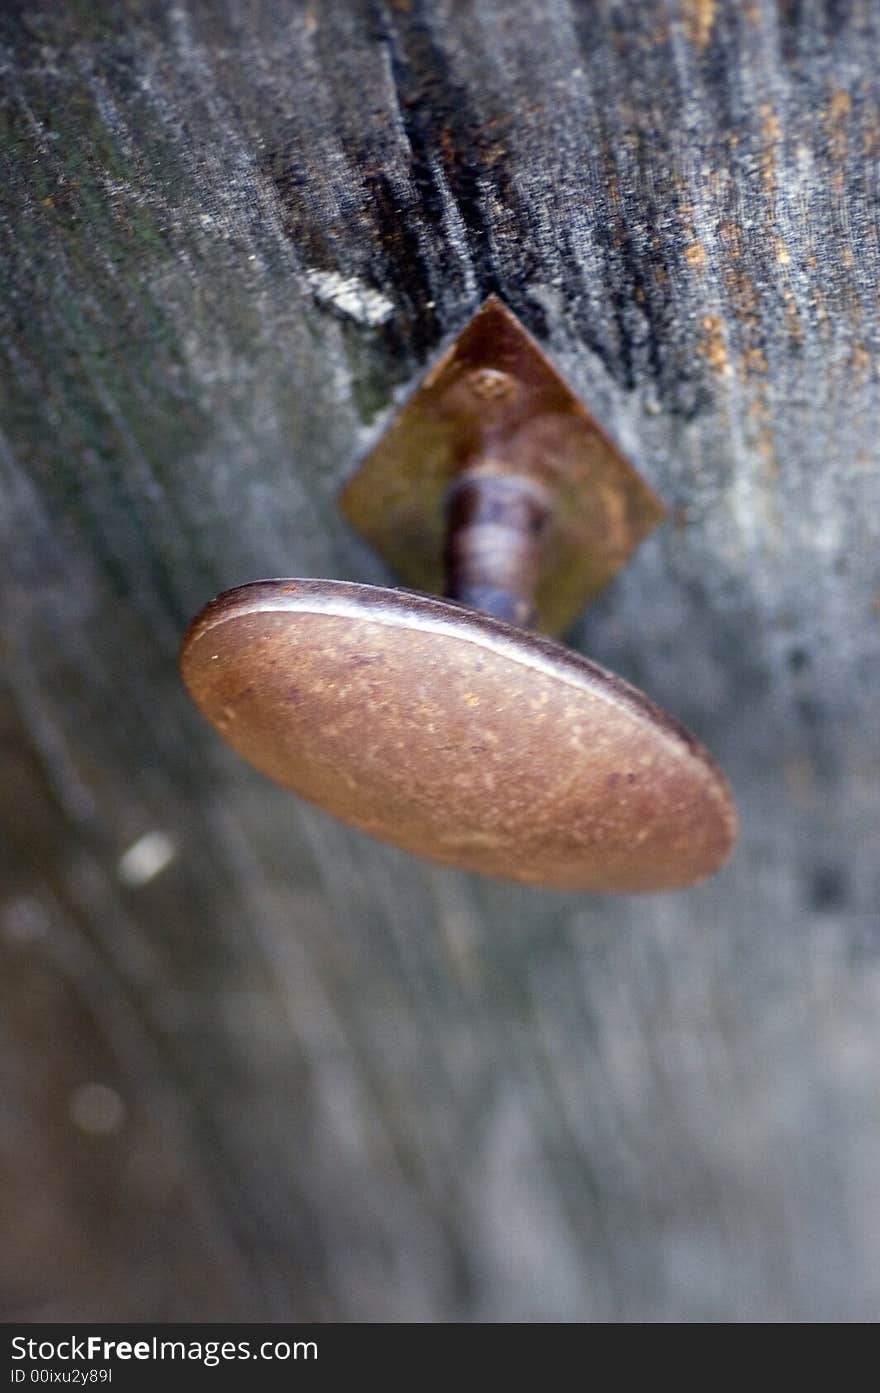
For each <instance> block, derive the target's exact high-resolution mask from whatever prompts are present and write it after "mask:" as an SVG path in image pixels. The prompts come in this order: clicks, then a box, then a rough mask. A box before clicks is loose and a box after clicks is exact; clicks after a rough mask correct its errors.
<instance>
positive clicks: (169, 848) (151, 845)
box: [116, 831, 177, 888]
mask: <svg viewBox="0 0 880 1393" xmlns="http://www.w3.org/2000/svg"><path fill="white" fill-rule="evenodd" d="M176 851H177V848H176V847H175V845H174V842H173V841H172V840H171V838H170V837H169V836H168V833H167V832H160V831H154V832H145V833H144V835H143V836H142V837H138V839H137V841H136V842H132V844H131V846H130V847H129V848H128V850H127V851H125V852H123V854H122V855H121V856H120V858H119V862H118V865H117V868H116V869H117V872H118V875H119V879H120V880H121V881H122V883H123V885H130V886H132V887H134V888H137V887H138V886H140V885H146V884H147V882H148V881H150V880H153V879H154V877H155V876H157V875H159V873H160V871H164V869H165V867H166V866H167V865H169V864H170V863H171V862H172V861H173V860H174V857H175V854H176Z"/></svg>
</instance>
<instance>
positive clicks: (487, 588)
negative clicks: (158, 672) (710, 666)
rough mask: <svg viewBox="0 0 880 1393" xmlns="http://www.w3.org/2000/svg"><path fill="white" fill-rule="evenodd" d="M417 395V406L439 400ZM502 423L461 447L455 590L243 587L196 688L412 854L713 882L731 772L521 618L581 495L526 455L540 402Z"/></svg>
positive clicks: (537, 869) (588, 878) (258, 751)
mask: <svg viewBox="0 0 880 1393" xmlns="http://www.w3.org/2000/svg"><path fill="white" fill-rule="evenodd" d="M494 305H495V306H497V302H494ZM482 313H483V314H484V315H485V313H486V311H485V310H484V311H483V312H482ZM494 313H495V314H496V315H497V314H498V313H499V311H498V310H497V309H495V310H494ZM503 313H504V315H505V316H506V315H507V312H506V311H503ZM478 318H479V317H478ZM511 318H512V317H511ZM474 322H476V321H474ZM513 324H514V325H515V326H516V328H517V330H518V331H519V332H520V333H522V331H521V330H519V326H518V325H517V322H516V321H513ZM471 327H472V326H471ZM466 332H467V331H466ZM491 337H492V344H493V346H492V347H491V348H490V351H491V353H492V355H493V361H494V362H495V363H496V364H497V362H498V361H499V359H500V361H501V367H500V368H498V367H495V368H493V369H492V370H493V371H496V372H498V373H501V372H502V370H503V371H504V372H505V373H508V375H510V369H511V367H515V368H517V369H518V371H519V373H520V377H521V376H522V375H523V373H522V369H521V361H520V360H521V358H522V355H523V353H524V349H523V346H522V344H521V343H517V345H516V346H517V350H518V353H519V358H517V359H516V360H515V361H514V362H513V363H511V355H510V354H509V353H508V355H507V357H505V355H504V354H503V353H500V352H499V349H498V338H499V334H498V333H497V332H496V334H495V335H494V336H491ZM501 337H502V338H503V335H502V336H501ZM462 338H464V336H462ZM460 344H461V339H460V340H459V341H458V345H457V346H454V349H453V351H452V358H451V360H450V355H447V360H445V361H446V367H445V368H444V365H443V364H441V369H438V370H435V372H434V374H433V375H432V377H431V379H430V384H431V387H433V386H434V385H436V382H437V380H438V377H439V378H441V379H442V376H443V372H444V371H447V370H450V371H451V373H452V378H453V386H454V387H455V388H456V391H457V392H458V396H457V397H456V398H455V401H456V403H457V404H456V407H455V409H456V411H459V410H460V408H461V401H460V398H461V391H460V390H459V389H460V388H461V381H462V372H468V371H471V372H472V371H473V369H472V367H471V366H470V359H469V358H468V355H467V353H466V352H465V353H464V354H463V355H461V350H460ZM527 346H528V352H529V353H530V354H532V353H536V352H538V350H537V349H536V347H535V346H534V345H533V344H532V341H531V340H530V339H529V340H527ZM456 347H457V348H458V353H459V355H460V357H459V358H456V356H455V350H456ZM465 347H467V344H465ZM462 357H463V360H464V365H463V366H462V362H461V358H462ZM543 361H544V362H546V360H543ZM450 362H451V367H450ZM480 370H481V371H485V370H486V368H485V363H483V364H481V368H480ZM534 371H535V372H536V371H537V370H536V369H534ZM550 371H552V369H550ZM554 377H555V374H554ZM555 380H556V382H557V383H558V382H559V379H558V378H556V379H555ZM447 385H448V384H447ZM565 390H566V392H567V390H568V389H565ZM569 395H570V394H569ZM418 397H419V394H418V393H417V394H416V397H414V398H413V400H412V402H411V403H410V404H409V406H408V407H407V408H405V412H406V411H410V412H411V411H412V410H413V407H414V406H415V408H416V410H423V409H424V406H423V405H422V406H420V404H419V401H418ZM443 400H445V401H447V402H448V394H445V395H444V397H443ZM484 400H485V398H484ZM428 405H429V406H430V403H429V404H428ZM578 409H579V410H580V411H581V412H583V408H581V407H580V406H579V405H578ZM444 410H445V411H446V415H443V413H441V419H442V420H444V421H445V420H446V419H447V416H448V407H446V408H444ZM404 414H405V413H404ZM545 414H546V413H545ZM556 414H559V413H558V412H557V413H556ZM489 418H490V419H489V427H490V431H489V437H488V443H487V437H486V435H485V434H481V436H480V439H479V440H478V442H477V444H476V446H475V445H474V442H473V437H471V441H470V448H469V449H468V451H467V453H466V457H465V458H464V459H462V458H461V456H460V455H456V451H455V449H454V448H453V447H450V451H451V458H452V462H451V463H450V479H449V480H448V481H447V482H446V484H445V486H444V488H443V490H442V508H441V514H442V519H441V520H442V521H443V525H444V527H445V543H444V545H443V551H444V558H445V573H446V591H447V595H446V598H442V599H441V598H438V597H436V596H429V595H424V594H418V593H415V592H412V591H408V590H395V589H387V588H383V587H379V586H370V585H360V584H356V583H353V582H346V581H334V580H307V579H302V580H297V579H291V580H287V579H281V580H263V581H256V582H253V583H252V584H249V585H243V586H240V587H238V588H237V589H234V590H229V591H226V592H225V593H224V594H222V595H220V596H219V597H218V598H217V599H216V600H214V601H212V602H211V603H210V604H209V605H207V606H206V607H205V609H203V610H202V611H201V613H200V614H199V615H197V616H196V618H195V619H194V620H193V622H192V624H191V625H190V627H189V629H188V631H187V634H186V636H185V638H184V642H183V647H182V651H181V669H182V674H183V678H184V681H185V683H186V686H187V687H188V689H189V691H190V693H191V695H192V697H193V698H194V700H195V702H196V705H197V706H198V707H199V708H200V710H201V711H202V712H203V714H204V715H205V716H206V717H207V718H208V720H209V721H210V722H211V723H212V724H213V725H214V726H215V728H216V729H217V730H218V731H219V733H220V734H221V735H222V736H223V737H224V739H225V740H227V741H228V742H229V744H230V745H232V746H233V748H234V749H235V750H237V751H238V753H239V754H240V755H242V756H243V757H244V758H245V759H246V760H248V761H249V762H250V763H251V764H252V765H254V766H255V767H256V768H257V769H258V770H260V771H261V772H262V773H263V774H266V775H268V776H269V777H270V778H271V779H274V780H275V781H276V782H278V783H280V784H283V785H284V786H286V787H287V788H289V789H292V790H293V791H294V792H295V793H297V794H299V795H300V796H301V797H303V798H305V799H307V800H309V801H310V802H312V803H315V804H317V805H318V806H319V807H322V808H324V809H325V810H326V811H327V812H329V813H332V814H333V815H334V816H335V817H337V818H340V819H341V820H342V821H344V822H347V823H349V824H351V825H353V826H354V827H356V828H359V829H360V830H361V831H363V832H367V833H369V834H371V835H372V836H374V837H377V838H379V839H381V840H383V841H388V842H392V843H394V844H395V845H397V846H399V847H402V848H403V849H404V850H406V851H410V852H414V853H417V854H418V855H421V856H424V857H427V858H429V859H431V860H434V861H439V862H443V863H446V864H449V865H454V866H458V867H461V868H463V869H465V870H469V871H477V872H481V873H483V874H486V875H490V876H496V877H500V878H503V879H509V880H514V881H520V882H524V883H528V884H534V885H544V886H549V887H552V888H556V889H562V890H584V891H620V892H637V891H650V890H665V889H672V888H677V887H680V886H685V885H690V884H693V883H695V882H697V881H699V880H702V879H703V878H705V877H706V876H709V875H711V874H713V873H714V872H715V871H716V870H718V869H719V867H720V866H721V865H722V864H723V862H724V861H725V860H726V859H727V856H728V854H729V852H730V850H731V847H732V845H733V843H734V840H735V837H736V812H735V808H734V804H733V800H732V797H731V794H730V791H729V788H728V786H727V783H726V780H725V778H724V776H723V774H722V773H721V771H720V770H719V768H718V767H717V765H716V764H715V763H714V761H713V760H712V758H711V756H710V755H709V754H708V753H707V751H706V750H705V749H704V748H703V746H702V745H700V744H699V742H698V741H697V740H696V739H695V738H694V737H693V736H692V735H690V734H689V733H688V732H687V731H686V730H684V729H683V728H682V727H681V726H680V725H678V724H677V723H676V722H675V721H673V720H672V719H671V718H670V717H669V716H667V715H666V714H664V712H662V711H661V710H660V709H659V708H658V707H657V706H655V705H654V704H653V703H652V702H651V701H650V700H649V699H648V698H647V697H646V696H644V695H643V694H642V693H641V692H639V691H637V690H636V689H635V688H634V687H631V686H630V685H629V684H628V683H626V682H624V681H622V680H621V679H620V678H618V677H615V676H613V675H612V674H611V673H609V672H606V671H605V670H604V669H603V668H601V667H599V666H597V665H596V664H595V663H592V662H590V661H589V660H588V659H586V658H584V657H582V656H581V655H580V654H578V653H575V652H573V651H571V650H570V649H568V648H566V647H564V646H563V645H562V644H560V643H557V642H555V641H553V640H551V639H549V638H547V637H545V636H544V635H540V634H537V633H533V632H529V631H527V630H525V629H524V628H521V627H519V626H520V625H521V624H524V623H528V622H530V621H532V620H533V619H534V617H535V614H536V613H537V614H538V615H539V616H540V614H541V603H540V594H541V586H542V580H544V579H546V576H547V573H548V570H549V569H552V567H553V566H554V565H555V564H556V558H555V557H554V554H553V550H554V548H553V543H554V538H557V539H558V537H559V535H560V533H559V528H560V525H561V524H560V514H561V513H564V512H565V509H566V507H567V506H568V507H570V504H569V505H567V504H566V501H565V492H564V488H563V487H562V486H561V485H560V482H559V478H560V471H557V473H556V474H555V475H553V474H552V473H551V474H550V475H548V471H547V469H546V460H547V450H546V448H545V449H544V450H543V451H542V452H541V453H540V458H536V456H535V454H534V452H533V451H529V450H525V451H523V450H522V449H519V448H518V447H517V444H516V436H517V435H519V436H520V440H521V435H522V431H523V430H524V429H525V430H527V431H531V432H532V435H534V431H533V425H534V419H535V412H534V411H533V410H530V411H527V412H526V419H525V425H523V422H522V420H520V421H519V423H518V424H517V423H516V422H514V425H515V426H516V427H517V429H516V430H514V432H513V435H512V436H511V433H510V431H507V432H506V433H505V432H504V431H500V430H499V429H497V428H496V426H497V422H496V426H493V423H492V418H491V412H489ZM434 424H435V425H436V420H435V421H434ZM508 424H509V413H508ZM453 434H454V432H453ZM547 434H548V432H547V430H546V429H545V430H544V432H543V437H542V438H543V440H544V445H545V446H546V439H547ZM505 442H507V443H506V444H505ZM594 443H595V442H594ZM603 443H604V447H605V448H608V449H611V448H612V447H610V446H609V445H608V442H603ZM566 448H567V447H566ZM551 453H552V451H551ZM563 453H564V452H563ZM557 454H558V452H557ZM511 460H513V461H515V467H511V464H510V461H511ZM619 461H620V457H619V456H616V459H615V466H614V467H615V468H618V467H619V464H618V462H619ZM367 463H368V465H370V461H368V462H367ZM374 463H375V462H374ZM435 464H436V460H435ZM371 468H373V466H371ZM625 468H626V469H629V468H630V467H629V466H625ZM366 472H367V474H369V472H370V470H369V469H368V470H367V471H366ZM373 472H374V473H375V469H373ZM435 472H436V471H435ZM561 476H562V477H563V479H564V478H565V477H567V472H566V470H562V471H561ZM626 477H627V479H628V480H629V482H628V484H627V487H629V488H632V487H634V486H633V485H632V481H631V480H630V479H629V476H628V475H627V476H626ZM374 492H375V491H374V490H371V493H374ZM614 496H615V498H619V490H618V492H617V493H615V495H614ZM593 501H594V502H595V501H596V500H595V499H594V500H593ZM349 504H350V499H349ZM597 506H598V505H597ZM349 511H350V512H351V511H352V510H351V507H349ZM355 520H356V521H358V519H357V518H355ZM642 530H643V531H644V530H645V529H644V528H643V529H642ZM623 551H624V553H625V551H626V548H623ZM617 564H620V562H619V560H618V562H617Z"/></svg>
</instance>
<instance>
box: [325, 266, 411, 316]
mask: <svg viewBox="0 0 880 1393" xmlns="http://www.w3.org/2000/svg"><path fill="white" fill-rule="evenodd" d="M306 282H307V284H308V286H309V289H310V290H311V292H312V294H313V295H314V297H315V299H316V300H317V301H318V302H319V303H320V304H322V305H332V306H333V308H334V309H337V310H339V311H341V313H342V314H347V315H348V316H349V318H351V319H356V320H357V322H358V323H359V324H369V325H371V326H372V325H376V324H385V323H387V321H388V320H389V319H390V318H391V316H392V314H393V313H394V302H393V300H389V299H388V296H387V295H383V294H382V293H381V291H379V290H373V288H372V287H371V286H369V285H366V284H365V283H364V281H362V280H359V279H358V278H357V276H340V275H339V274H338V272H336V271H306Z"/></svg>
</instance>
